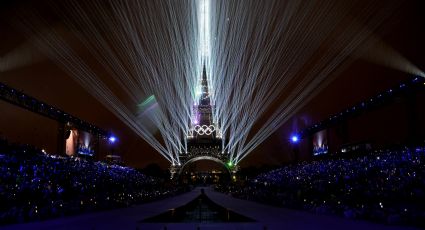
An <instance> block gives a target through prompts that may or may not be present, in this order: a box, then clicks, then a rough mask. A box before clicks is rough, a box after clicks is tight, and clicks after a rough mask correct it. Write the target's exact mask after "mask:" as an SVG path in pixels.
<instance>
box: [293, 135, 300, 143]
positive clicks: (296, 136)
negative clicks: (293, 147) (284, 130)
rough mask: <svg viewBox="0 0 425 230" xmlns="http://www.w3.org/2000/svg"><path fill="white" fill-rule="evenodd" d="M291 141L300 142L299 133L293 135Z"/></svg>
mask: <svg viewBox="0 0 425 230" xmlns="http://www.w3.org/2000/svg"><path fill="white" fill-rule="evenodd" d="M291 141H292V143H298V141H300V138H299V137H298V135H292V136H291Z"/></svg>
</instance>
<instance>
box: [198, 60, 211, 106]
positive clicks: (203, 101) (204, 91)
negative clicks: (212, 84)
mask: <svg viewBox="0 0 425 230" xmlns="http://www.w3.org/2000/svg"><path fill="white" fill-rule="evenodd" d="M199 104H200V105H210V94H209V92H208V80H207V70H206V67H205V64H204V66H203V68H202V78H201V98H200V101H199Z"/></svg>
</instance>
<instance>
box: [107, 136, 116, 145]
mask: <svg viewBox="0 0 425 230" xmlns="http://www.w3.org/2000/svg"><path fill="white" fill-rule="evenodd" d="M108 140H109V142H111V143H115V141H117V138H116V137H115V136H110V137H109V139H108Z"/></svg>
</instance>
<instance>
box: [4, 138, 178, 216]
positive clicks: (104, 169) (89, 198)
mask: <svg viewBox="0 0 425 230" xmlns="http://www.w3.org/2000/svg"><path fill="white" fill-rule="evenodd" d="M179 192H181V188H178V187H176V186H173V185H171V184H167V183H166V182H164V181H162V180H161V179H158V178H152V177H148V176H146V175H144V174H142V173H140V172H138V171H136V170H135V169H132V168H128V167H122V166H118V165H108V164H105V163H101V162H94V161H87V160H83V159H80V158H76V157H58V156H51V155H47V154H45V153H44V151H41V150H39V149H36V148H33V147H31V146H26V145H12V144H8V143H7V141H5V140H0V204H1V205H0V224H8V223H19V222H27V221H33V220H42V219H47V218H52V217H60V216H65V215H73V214H79V213H83V212H87V211H94V210H101V209H109V208H117V207H127V206H129V205H132V204H137V203H142V202H146V201H151V200H155V199H159V198H163V197H166V196H170V195H174V194H176V193H179Z"/></svg>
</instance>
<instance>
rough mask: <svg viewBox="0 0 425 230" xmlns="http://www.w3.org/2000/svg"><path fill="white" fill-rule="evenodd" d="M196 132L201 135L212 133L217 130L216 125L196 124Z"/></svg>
mask: <svg viewBox="0 0 425 230" xmlns="http://www.w3.org/2000/svg"><path fill="white" fill-rule="evenodd" d="M194 130H195V132H196V133H197V134H199V135H211V134H212V133H213V132H214V131H215V127H214V125H210V126H207V125H196V126H195V128H194Z"/></svg>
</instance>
